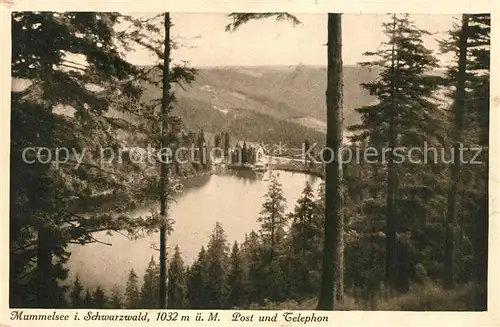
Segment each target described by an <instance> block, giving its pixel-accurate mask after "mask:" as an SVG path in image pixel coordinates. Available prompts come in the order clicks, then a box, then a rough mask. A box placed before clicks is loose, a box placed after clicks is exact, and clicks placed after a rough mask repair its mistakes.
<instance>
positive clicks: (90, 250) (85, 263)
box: [67, 171, 319, 289]
mask: <svg viewBox="0 0 500 327" xmlns="http://www.w3.org/2000/svg"><path fill="white" fill-rule="evenodd" d="M274 174H275V175H276V176H277V178H278V180H279V181H280V183H281V184H282V185H283V194H284V196H285V198H286V199H287V209H286V211H287V212H290V211H293V209H294V207H295V203H296V201H297V200H298V199H299V197H300V195H301V192H302V190H303V189H304V186H305V185H306V182H309V183H310V184H311V186H312V187H313V189H314V190H316V188H317V186H318V182H319V179H317V178H315V177H312V176H309V175H305V174H299V173H290V172H274ZM268 183H269V181H268V179H267V178H266V176H262V175H260V174H259V175H256V174H255V173H253V172H251V171H233V172H232V173H231V174H224V175H211V176H202V177H199V178H196V179H194V180H191V181H189V183H188V184H187V185H186V186H185V188H184V191H183V193H182V194H181V195H180V196H179V197H178V198H177V199H176V201H175V202H174V203H172V204H171V205H170V206H171V208H170V216H171V217H172V218H173V219H174V220H175V224H174V231H173V232H172V234H171V235H170V236H169V237H168V247H169V253H171V251H172V249H173V248H174V247H175V245H178V246H179V248H180V250H181V252H182V256H183V258H184V262H185V263H186V264H191V263H192V262H193V261H194V260H195V259H196V257H197V255H198V252H199V251H200V249H201V247H202V246H206V244H207V243H208V240H209V236H210V233H211V232H212V230H213V228H214V225H215V222H217V221H219V222H221V223H222V226H223V228H224V230H225V231H226V235H227V239H228V242H230V244H232V243H233V242H234V241H238V242H242V241H243V240H244V238H245V234H246V233H249V232H250V231H252V229H253V230H256V231H257V230H258V229H259V224H258V223H257V217H258V216H259V212H260V210H261V205H262V202H263V197H264V195H265V194H266V192H267V187H268ZM148 212H149V209H148V208H144V209H142V210H137V211H136V212H133V213H132V214H135V215H147V214H148ZM158 235H159V234H153V235H151V236H148V237H146V238H143V239H139V240H135V241H132V240H129V239H127V238H126V237H124V236H122V235H119V234H114V235H112V236H109V235H106V234H105V233H99V234H96V238H97V239H98V240H100V241H103V242H108V243H112V246H107V245H104V244H98V243H94V244H87V245H84V246H80V245H75V246H73V247H71V248H70V249H69V251H70V252H71V253H72V255H71V257H70V260H69V262H68V264H67V266H68V268H69V269H70V276H69V280H72V279H73V278H74V276H75V275H76V274H78V275H79V277H80V279H81V280H82V282H83V284H84V285H86V286H88V287H94V286H96V285H98V284H99V285H101V286H103V287H105V288H108V289H109V287H111V286H112V285H113V284H118V285H120V286H123V285H124V284H125V283H126V280H127V276H128V272H129V271H130V269H134V270H135V272H136V273H137V275H138V276H139V278H140V280H141V281H142V275H143V273H144V271H145V269H146V267H147V264H148V262H149V260H150V259H151V255H154V256H155V257H157V255H158V252H157V251H155V250H154V249H153V248H152V245H153V244H156V245H157V244H159V237H158Z"/></svg>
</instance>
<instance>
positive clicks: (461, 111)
mask: <svg viewBox="0 0 500 327" xmlns="http://www.w3.org/2000/svg"><path fill="white" fill-rule="evenodd" d="M468 25H469V16H468V15H466V14H464V15H462V29H461V31H460V40H459V43H460V54H459V58H458V76H457V89H456V98H455V105H454V106H453V132H452V133H453V134H452V135H453V149H452V151H453V159H454V160H453V162H452V166H451V167H450V181H451V184H450V189H449V192H448V206H447V212H446V234H445V242H444V251H445V262H444V283H443V286H444V287H445V288H447V289H452V288H454V287H455V271H454V270H455V269H454V266H455V254H454V252H455V250H454V234H455V233H454V231H455V225H456V214H457V212H456V211H457V210H456V209H457V193H458V187H459V185H458V184H459V175H460V160H459V159H457V158H458V157H459V156H458V148H459V147H460V142H461V141H462V134H463V128H464V118H465V79H466V76H465V74H466V63H467V30H468Z"/></svg>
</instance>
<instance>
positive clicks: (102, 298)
mask: <svg viewBox="0 0 500 327" xmlns="http://www.w3.org/2000/svg"><path fill="white" fill-rule="evenodd" d="M92 302H93V306H94V307H95V308H96V309H104V308H105V307H106V306H107V302H108V301H107V298H106V294H105V293H104V290H103V289H102V288H101V287H100V286H97V287H96V289H95V290H94V292H93V293H92Z"/></svg>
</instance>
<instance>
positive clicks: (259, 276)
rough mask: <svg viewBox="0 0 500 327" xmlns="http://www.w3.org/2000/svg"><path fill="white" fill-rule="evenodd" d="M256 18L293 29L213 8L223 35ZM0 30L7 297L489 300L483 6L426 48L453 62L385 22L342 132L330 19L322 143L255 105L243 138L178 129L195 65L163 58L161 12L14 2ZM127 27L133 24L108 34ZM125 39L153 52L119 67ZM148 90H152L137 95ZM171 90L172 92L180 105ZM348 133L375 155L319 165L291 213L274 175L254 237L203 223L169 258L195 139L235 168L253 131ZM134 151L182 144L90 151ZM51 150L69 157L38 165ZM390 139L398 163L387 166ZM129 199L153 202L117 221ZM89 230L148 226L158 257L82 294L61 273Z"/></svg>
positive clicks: (15, 300) (279, 303)
mask: <svg viewBox="0 0 500 327" xmlns="http://www.w3.org/2000/svg"><path fill="white" fill-rule="evenodd" d="M268 18H271V19H278V20H280V21H282V20H285V21H287V22H291V23H292V24H294V25H297V24H300V21H299V20H298V19H297V18H296V17H295V16H293V15H291V14H287V13H269V14H266V13H261V14H250V13H248V14H245V13H240V14H230V15H229V16H228V19H229V21H231V23H230V24H228V26H226V29H227V32H228V33H229V32H231V33H237V30H238V28H239V27H240V26H241V25H243V24H245V23H246V22H248V21H251V20H260V19H268ZM11 22H12V78H13V79H19V80H24V81H27V84H26V86H25V87H24V88H23V89H22V90H13V91H12V92H11V98H12V101H11V153H10V167H11V168H10V174H11V176H10V256H9V260H10V265H9V270H10V273H9V292H10V306H11V307H35V308H59V307H62V308H179V309H180V308H247V309H248V308H261V309H272V308H274V309H276V308H287V309H319V310H334V309H340V310H341V309H346V310H349V309H356V310H360V309H361V310H377V309H387V310H486V306H487V303H486V299H487V289H488V285H487V270H488V269H487V268H488V217H489V215H488V210H489V208H488V145H489V83H490V81H489V69H490V26H491V21H490V15H489V14H464V15H462V17H461V18H460V20H457V22H456V24H455V26H454V28H453V29H451V30H450V31H448V36H447V38H445V39H443V40H441V41H440V51H439V52H440V53H441V54H445V53H448V54H449V53H451V54H453V55H454V59H455V60H454V61H453V62H452V63H451V64H450V65H449V66H447V67H441V66H440V62H439V60H438V56H439V53H435V52H434V51H432V50H430V49H428V48H427V47H426V46H425V44H424V42H423V41H422V38H423V37H424V36H425V35H429V34H430V33H429V32H427V31H425V30H422V29H420V28H419V27H417V26H415V24H414V23H413V22H412V20H411V17H410V15H407V14H398V15H396V14H390V15H388V16H387V20H386V22H385V23H384V24H383V26H382V27H383V33H384V35H385V37H386V41H385V42H384V43H383V44H382V45H381V46H380V47H379V48H378V49H374V51H373V52H367V53H365V56H366V58H367V59H366V62H363V63H360V65H361V66H362V67H367V68H370V69H372V70H373V71H376V72H377V75H376V76H375V77H374V78H373V80H371V81H370V82H366V83H362V85H361V86H362V88H363V89H364V90H365V91H366V92H367V93H368V94H369V95H370V96H371V97H373V98H376V99H377V101H375V102H370V103H369V104H366V105H365V104H359V106H357V107H356V108H354V109H355V110H356V112H357V116H358V117H359V119H356V121H355V122H354V123H353V124H351V125H349V126H345V125H344V124H343V120H344V119H343V116H344V108H343V88H342V86H343V82H342V81H343V69H342V68H343V65H342V46H341V45H342V38H341V26H342V19H341V15H340V14H328V42H327V45H328V46H327V50H326V53H327V56H326V57H327V69H326V71H325V78H326V80H327V83H326V111H325V112H326V115H325V116H321V115H319V114H318V113H317V112H316V113H314V115H313V116H315V117H320V118H325V117H326V120H325V121H326V135H325V134H323V132H322V131H318V130H314V129H311V128H308V127H305V126H304V125H303V124H302V125H301V124H297V123H292V122H290V121H286V120H280V119H279V117H273V118H272V119H271V118H268V117H265V116H263V117H260V118H259V119H257V120H255V117H257V116H259V115H264V114H263V113H252V114H251V117H252V119H251V120H249V121H247V120H245V117H246V116H245V115H241V116H239V118H238V120H235V121H233V122H232V123H231V132H234V131H240V130H245V132H236V133H234V134H232V135H230V133H229V132H228V130H227V129H226V130H217V129H216V128H212V127H214V126H220V125H214V126H212V127H211V128H210V130H211V134H210V136H209V135H208V133H207V132H206V131H204V130H203V129H201V128H200V126H201V127H203V126H206V125H203V126H202V125H197V124H191V126H190V125H189V124H186V123H185V122H184V121H183V119H185V118H186V117H187V115H192V114H193V113H188V111H189V108H183V103H184V102H183V101H185V97H186V96H187V95H186V94H189V86H190V84H192V83H193V81H195V80H196V78H197V70H196V69H194V68H192V67H189V66H188V64H182V65H174V64H172V63H171V61H170V51H171V50H175V49H176V48H177V47H179V46H180V45H178V44H177V43H176V42H174V41H173V40H172V39H171V38H170V27H171V20H170V15H169V14H168V13H166V14H159V15H157V16H154V17H151V18H137V17H135V16H128V15H124V14H120V13H96V12H93V13H92V12H78V13H72V12H65V13H52V12H43V13H42V12H14V13H13V14H12V20H11ZM123 24H128V25H127V26H129V27H128V28H126V29H118V28H117V26H118V25H123ZM222 28H224V27H223V26H222ZM344 42H349V40H344ZM136 46H141V47H145V48H147V49H150V50H151V52H152V53H154V54H155V55H156V57H157V62H158V63H157V64H155V65H153V66H151V67H143V66H135V65H132V64H131V63H129V62H127V61H126V60H125V59H124V55H123V53H124V52H128V51H132V49H133V48H134V47H136ZM270 51H272V50H271V49H270ZM78 56H80V57H82V58H84V60H83V61H78V60H76V59H74V58H75V57H78ZM153 69H154V70H155V72H161V74H160V76H161V78H158V76H152V74H151V72H152V70H153ZM436 69H445V70H446V73H445V74H435V72H436ZM150 85H155V86H156V87H158V88H161V90H162V92H161V94H156V93H155V94H154V95H155V96H154V97H153V96H147V97H146V99H145V96H144V94H145V92H147V90H148V86H150ZM303 87H304V88H307V87H308V86H307V85H304V86H303ZM178 88H182V89H185V93H183V97H181V98H180V99H178V98H177V97H176V92H180V91H178ZM176 90H177V91H176ZM297 92H300V90H299V91H297ZM204 105H206V104H204ZM61 111H63V112H65V114H60V112H61ZM236 111H237V110H236ZM180 112H184V114H179V113H180ZM206 114H207V113H206V112H204V115H206ZM219 118H220V117H219ZM219 118H217V119H219ZM199 119H202V120H204V118H203V117H202V118H199ZM192 121H195V120H192ZM262 122H265V123H262ZM291 126H292V130H290V128H291ZM345 129H349V131H350V132H352V137H351V138H350V140H349V144H348V146H347V147H346V148H347V149H351V150H352V151H353V152H355V151H358V150H360V149H361V150H364V149H368V148H372V149H373V148H375V149H384V150H385V149H390V150H391V151H388V153H387V156H386V157H385V160H376V161H367V160H362V161H360V162H355V161H353V160H344V161H342V160H340V159H341V158H340V157H337V158H333V157H332V158H330V159H332V160H327V161H326V163H325V164H324V167H323V168H324V181H323V183H322V184H321V187H320V188H319V189H317V190H313V189H312V188H311V186H309V185H306V186H305V188H304V190H303V192H302V196H301V198H300V199H299V200H298V202H297V203H296V206H295V208H293V210H292V211H291V212H290V213H287V211H286V208H285V202H286V199H285V197H284V195H283V191H282V185H281V184H280V183H279V182H278V180H277V179H276V178H275V177H273V176H272V177H271V179H270V181H269V184H268V191H267V193H266V195H265V196H264V198H263V200H262V201H263V202H262V210H261V212H260V215H259V216H258V217H255V219H256V220H257V221H258V223H259V224H260V230H256V231H247V236H246V238H245V240H244V241H242V242H240V243H238V242H233V241H234V240H228V239H227V237H226V235H225V232H224V229H223V226H222V224H220V223H216V222H214V223H215V226H214V229H213V233H212V235H211V236H210V241H209V242H208V244H206V246H204V247H203V248H201V249H200V252H199V255H198V258H197V259H196V260H195V261H194V263H192V264H191V265H186V264H185V263H184V262H183V259H182V246H180V247H175V251H174V254H173V255H172V256H171V257H168V256H167V251H166V248H167V244H168V236H169V235H170V233H171V232H172V231H173V229H174V224H173V223H174V221H173V219H172V218H171V217H170V216H169V208H170V205H171V204H172V203H173V202H174V196H175V195H176V194H177V193H179V192H182V189H181V187H180V185H181V181H182V179H185V178H190V177H192V176H196V175H199V174H211V173H212V172H213V167H212V162H211V159H212V158H210V157H209V156H206V151H203V150H204V149H205V150H209V149H210V148H211V147H221V148H222V149H223V153H222V154H221V157H223V158H222V159H225V160H227V161H228V162H231V161H233V159H232V157H231V153H232V152H231V151H232V150H234V149H239V150H240V151H241V149H244V151H243V153H244V158H243V159H244V160H243V163H246V164H252V163H254V162H255V151H256V150H255V147H253V146H250V142H253V143H254V144H259V143H260V142H269V143H272V142H277V141H285V142H288V143H290V144H293V145H300V143H302V142H303V140H304V139H307V140H309V141H312V142H322V144H325V145H326V147H329V148H330V149H331V150H333V153H340V150H341V147H342V146H344V145H343V141H342V139H343V137H342V135H343V131H344V130H345ZM321 138H322V139H323V140H321ZM245 141H246V142H248V144H247V143H246V142H245ZM309 141H308V143H309ZM146 144H151V145H152V146H153V147H154V148H164V147H166V146H168V147H170V148H173V149H176V148H180V147H185V146H186V147H191V146H197V148H198V151H197V152H196V153H195V155H194V157H191V158H190V157H187V156H186V157H185V158H181V159H186V160H183V163H182V164H180V163H179V162H176V161H173V162H171V163H170V162H169V163H167V162H166V161H165V160H164V158H165V156H166V155H167V154H163V153H162V154H158V156H157V157H156V161H155V162H154V163H153V164H144V163H137V162H135V161H134V160H130V157H127V156H125V157H126V158H129V159H128V160H124V161H123V163H122V162H120V164H119V165H116V164H115V162H111V161H109V162H106V163H104V164H103V162H102V160H101V161H99V158H100V157H99V156H100V155H101V154H102V152H101V149H102V148H103V147H105V148H107V149H113V150H118V149H120V150H121V151H123V152H125V153H129V154H130V151H129V150H128V149H129V148H131V147H137V146H139V147H140V146H145V145H146ZM235 145H236V146H235ZM40 147H44V148H46V149H48V151H46V152H45V153H44V152H43V151H42V152H41V151H40V150H38V152H32V153H35V154H37V155H38V157H37V158H34V157H26V155H27V152H26V151H25V150H26V149H27V148H35V149H36V148H38V149H40ZM422 147H424V148H422ZM61 148H67V149H73V150H74V151H75V152H65V153H64V155H63V157H59V158H58V159H60V160H59V161H57V162H55V161H53V160H52V161H51V160H50V159H51V156H52V158H54V155H55V154H58V155H60V154H61V153H60V152H56V151H55V150H56V149H61ZM397 148H400V149H404V150H405V154H407V155H408V156H409V157H411V159H413V160H401V156H397V155H396V154H395V152H394V151H392V150H394V149H397ZM463 148H466V149H468V151H465V152H463V151H462V150H461V149H463ZM477 148H479V149H481V152H480V154H479V155H477V156H476V155H475V154H476V152H477V151H475V150H473V149H477ZM231 149H232V150H231ZM409 149H419V151H413V152H412V153H411V154H409V151H408V150H409ZM425 149H427V150H425ZM429 149H430V150H429ZM79 153H84V154H85V156H82V157H81V158H79V157H78V154H79ZM40 155H44V158H43V159H44V160H39V159H40ZM316 155H317V153H316ZM47 156H48V158H47ZM459 157H460V160H458V158H459ZM34 159H38V161H37V160H34ZM61 159H62V160H61ZM323 159H325V158H323ZM415 160H416V161H415ZM416 162H417V163H416ZM304 164H305V165H307V164H308V163H304ZM109 193H111V196H112V197H113V198H115V199H119V200H120V201H115V202H113V205H112V206H106V209H105V210H104V209H103V210H101V211H100V212H98V213H92V214H88V213H85V212H81V211H79V209H78V208H80V207H82V206H84V204H85V203H87V202H91V201H93V200H95V199H96V198H99V197H100V196H102V195H103V194H108V195H109ZM243 201H244V199H243ZM141 203H142V204H148V205H151V208H152V209H151V214H150V215H148V216H144V217H134V218H132V217H130V216H129V215H128V214H127V212H128V210H129V209H130V208H131V207H133V206H137V205H138V204H141ZM153 204H154V205H153ZM177 219H182V217H177ZM200 219H201V218H200ZM102 231H105V232H108V233H119V234H124V235H127V236H128V237H130V238H132V239H134V238H141V237H144V236H145V235H157V234H158V233H159V235H160V248H159V256H158V257H157V256H156V255H155V256H153V257H152V258H151V261H150V264H149V266H148V268H147V270H146V271H145V272H139V271H133V270H131V271H130V274H129V278H128V280H127V281H126V288H125V289H120V287H119V286H118V285H116V286H115V287H113V288H112V289H105V288H104V287H97V288H94V289H90V288H87V287H86V286H85V285H83V284H82V283H81V281H80V280H79V279H78V278H77V279H76V280H72V281H69V280H68V278H67V277H68V270H67V268H66V267H65V263H66V262H67V261H68V258H69V257H70V256H71V253H70V252H68V251H67V249H68V246H70V245H71V244H80V245H83V246H85V244H89V243H99V242H101V241H100V240H98V239H97V238H96V237H95V233H97V232H102ZM111 273H112V272H111Z"/></svg>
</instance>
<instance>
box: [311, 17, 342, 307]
mask: <svg viewBox="0 0 500 327" xmlns="http://www.w3.org/2000/svg"><path fill="white" fill-rule="evenodd" d="M341 22H342V18H341V14H328V50H327V52H328V72H327V75H328V76H327V90H326V108H327V109H326V110H327V111H326V112H327V132H326V146H327V148H328V149H330V152H331V153H333V154H332V155H333V158H329V159H330V160H329V162H328V163H327V164H326V176H325V240H324V245H323V271H322V276H321V293H320V297H319V302H318V306H317V309H318V310H333V306H334V302H335V299H336V298H337V299H342V294H343V268H344V267H343V266H344V265H343V239H342V231H343V225H344V217H343V211H342V202H343V201H342V197H343V194H342V165H341V164H340V162H339V161H338V154H339V150H340V147H341V144H342V143H341V142H342V120H343V118H342V102H343V101H342V30H341Z"/></svg>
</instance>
